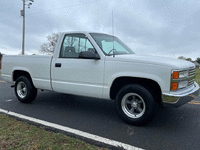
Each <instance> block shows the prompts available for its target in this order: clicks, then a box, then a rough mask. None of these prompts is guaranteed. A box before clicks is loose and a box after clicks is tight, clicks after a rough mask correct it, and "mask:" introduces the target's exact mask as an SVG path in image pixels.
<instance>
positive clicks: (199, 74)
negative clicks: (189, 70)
mask: <svg viewBox="0 0 200 150" xmlns="http://www.w3.org/2000/svg"><path fill="white" fill-rule="evenodd" d="M195 81H196V82H197V83H198V84H199V85H200V69H196V78H195Z"/></svg>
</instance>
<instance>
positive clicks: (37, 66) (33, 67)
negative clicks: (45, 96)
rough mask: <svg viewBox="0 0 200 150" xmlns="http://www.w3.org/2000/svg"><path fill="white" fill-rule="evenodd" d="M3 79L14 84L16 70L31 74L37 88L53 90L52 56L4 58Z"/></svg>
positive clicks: (12, 56)
mask: <svg viewBox="0 0 200 150" xmlns="http://www.w3.org/2000/svg"><path fill="white" fill-rule="evenodd" d="M3 57H4V60H3V63H4V64H5V65H3V66H2V77H3V78H4V79H5V80H6V81H8V82H13V73H14V71H16V70H21V71H26V72H28V73H29V74H30V76H31V78H32V81H33V84H34V86H35V87H36V88H39V89H45V90H52V88H51V82H50V72H51V69H50V64H51V59H52V56H35V55H32V56H22V55H11V56H7V55H5V56H3Z"/></svg>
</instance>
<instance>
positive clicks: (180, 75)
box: [179, 70, 189, 79]
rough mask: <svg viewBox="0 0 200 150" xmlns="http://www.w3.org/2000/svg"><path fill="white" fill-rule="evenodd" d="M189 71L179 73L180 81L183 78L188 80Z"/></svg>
mask: <svg viewBox="0 0 200 150" xmlns="http://www.w3.org/2000/svg"><path fill="white" fill-rule="evenodd" d="M188 74H189V73H188V70H185V71H180V72H179V79H181V78H188Z"/></svg>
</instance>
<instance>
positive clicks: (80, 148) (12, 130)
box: [0, 114, 107, 150]
mask: <svg viewBox="0 0 200 150" xmlns="http://www.w3.org/2000/svg"><path fill="white" fill-rule="evenodd" d="M0 149H2V150H7V149H9V150H16V149H20V150H23V149H24V150H25V149H27V150H36V149H45V150H46V149H48V150H71V149H73V150H107V148H102V147H97V146H94V145H90V144H88V143H86V142H84V141H81V140H79V139H75V138H71V137H68V136H66V135H65V134H62V133H54V132H50V131H46V130H45V128H39V127H36V126H33V125H29V124H28V123H25V122H21V121H18V120H16V119H15V118H12V117H9V116H7V115H5V114H0Z"/></svg>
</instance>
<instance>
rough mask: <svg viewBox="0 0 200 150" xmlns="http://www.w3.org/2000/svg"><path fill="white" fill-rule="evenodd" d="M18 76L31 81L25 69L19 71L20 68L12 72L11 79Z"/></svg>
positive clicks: (14, 79)
mask: <svg viewBox="0 0 200 150" xmlns="http://www.w3.org/2000/svg"><path fill="white" fill-rule="evenodd" d="M20 76H25V77H27V78H28V79H29V80H30V81H31V82H32V78H31V76H30V74H29V73H28V72H26V71H21V70H15V71H14V72H13V81H16V80H17V79H18V78H19V77H20ZM32 83H33V82H32Z"/></svg>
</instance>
